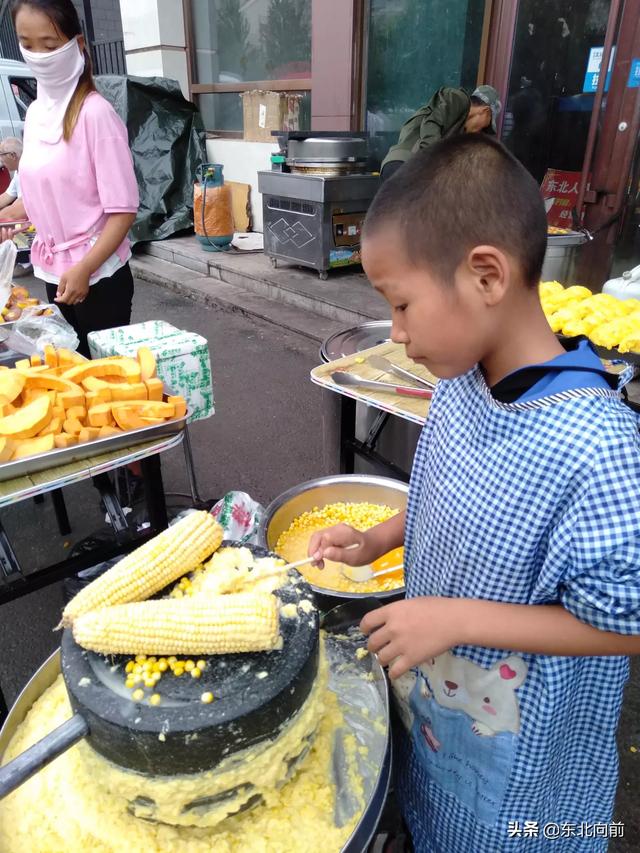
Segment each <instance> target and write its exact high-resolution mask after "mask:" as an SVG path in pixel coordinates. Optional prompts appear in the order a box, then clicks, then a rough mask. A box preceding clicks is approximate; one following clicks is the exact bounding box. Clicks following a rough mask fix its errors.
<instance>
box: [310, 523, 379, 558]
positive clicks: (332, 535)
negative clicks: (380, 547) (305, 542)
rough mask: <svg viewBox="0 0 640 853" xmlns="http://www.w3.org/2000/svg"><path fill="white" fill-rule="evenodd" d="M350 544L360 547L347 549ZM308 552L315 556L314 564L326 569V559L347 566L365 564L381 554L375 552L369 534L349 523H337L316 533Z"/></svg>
mask: <svg viewBox="0 0 640 853" xmlns="http://www.w3.org/2000/svg"><path fill="white" fill-rule="evenodd" d="M349 545H359V546H360V547H359V548H354V549H353V550H347V548H348V546H349ZM307 554H308V555H309V556H310V557H313V558H314V561H313V565H314V566H318V567H319V568H321V569H324V561H325V560H333V562H334V563H344V564H345V565H347V566H363V565H364V564H365V563H370V562H371V560H375V558H376V557H378V556H379V554H375V553H373V549H372V548H371V547H370V545H369V540H368V538H367V534H366V533H360V531H359V530H355V529H354V528H353V527H349V525H348V524H336V525H335V526H334V527H327V529H326V530H320V531H318V532H317V533H314V534H313V536H312V537H311V539H310V540H309V548H308V550H307Z"/></svg>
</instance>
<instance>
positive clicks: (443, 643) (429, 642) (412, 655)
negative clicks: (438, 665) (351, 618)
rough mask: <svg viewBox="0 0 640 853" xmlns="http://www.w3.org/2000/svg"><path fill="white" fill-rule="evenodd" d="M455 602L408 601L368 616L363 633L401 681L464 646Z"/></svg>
mask: <svg viewBox="0 0 640 853" xmlns="http://www.w3.org/2000/svg"><path fill="white" fill-rule="evenodd" d="M457 602H458V599H455V598H426V597H424V598H407V599H405V600H404V601H396V602H394V603H393V604H387V605H386V607H380V608H378V609H377V610H372V611H371V612H369V613H367V615H366V616H365V617H364V619H363V620H362V622H361V623H360V630H361V631H362V633H363V634H365V635H367V636H368V637H369V642H368V644H367V648H368V649H369V651H370V652H371V653H372V654H376V655H377V656H378V660H379V661H380V663H381V664H382V665H383V666H389V676H390V677H391V678H400V676H401V675H404V673H405V672H408V671H409V670H410V669H411V667H414V666H418V665H419V664H421V663H424V661H426V660H428V659H429V658H434V657H437V656H438V655H440V654H442V653H443V652H446V651H447V649H451V648H453V647H454V646H457V645H459V644H460V643H461V642H463V637H462V636H461V632H460V629H459V620H458V619H457V618H456V613H455V610H456V606H457Z"/></svg>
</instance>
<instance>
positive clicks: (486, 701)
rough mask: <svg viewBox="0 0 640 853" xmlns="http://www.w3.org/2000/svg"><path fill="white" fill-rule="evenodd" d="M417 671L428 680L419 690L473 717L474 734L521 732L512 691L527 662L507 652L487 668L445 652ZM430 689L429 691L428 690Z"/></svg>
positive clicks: (519, 682) (517, 707)
mask: <svg viewBox="0 0 640 853" xmlns="http://www.w3.org/2000/svg"><path fill="white" fill-rule="evenodd" d="M420 670H421V672H422V674H423V675H424V678H425V679H426V680H427V682H428V686H427V684H426V683H424V686H422V685H421V693H422V695H423V696H424V697H425V698H429V696H430V694H431V692H432V693H433V697H434V699H435V700H436V702H437V703H438V704H439V705H442V706H443V707H444V708H451V709H452V710H457V711H464V712H465V713H466V714H467V715H468V716H469V717H471V719H472V720H473V724H472V727H471V728H472V730H473V731H474V732H475V734H477V735H483V736H485V737H493V736H494V735H496V734H497V733H498V732H513V733H514V734H517V733H518V732H519V731H520V709H519V705H518V697H517V696H516V694H515V691H516V690H517V688H518V687H520V686H521V685H522V684H523V683H524V680H525V678H526V676H527V664H526V663H525V662H524V661H523V660H522V658H520V657H517V656H516V655H509V657H507V658H505V659H504V660H501V661H498V662H497V663H495V664H494V665H493V666H492V667H491V668H490V669H484V667H481V666H478V665H477V664H475V663H473V662H472V661H470V660H467V659H466V658H462V657H457V656H456V655H454V654H453V652H450V651H447V652H444V654H441V655H438V657H436V658H431V659H430V660H429V661H427V662H426V663H424V664H423V665H422V666H421V667H420ZM429 688H430V690H429Z"/></svg>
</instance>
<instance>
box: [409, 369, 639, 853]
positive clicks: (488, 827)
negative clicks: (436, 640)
mask: <svg viewBox="0 0 640 853" xmlns="http://www.w3.org/2000/svg"><path fill="white" fill-rule="evenodd" d="M405 547H406V577H407V596H408V597H413V596H420V595H432V596H451V597H464V598H481V599H491V600H495V601H501V602H511V603H515V604H533V605H536V604H551V603H554V604H557V603H560V604H562V606H563V607H565V608H566V609H567V610H568V611H569V612H570V613H572V614H573V615H574V616H576V617H577V618H578V619H580V620H581V621H583V622H586V623H588V624H590V625H593V626H595V627H596V628H599V629H600V630H603V631H613V632H617V633H621V634H640V439H639V435H638V426H637V421H636V419H635V416H634V415H633V413H632V412H631V411H630V410H629V409H628V408H627V407H625V406H624V405H623V404H622V402H621V400H620V398H619V395H618V393H617V392H616V391H611V390H606V389H595V388H592V389H588V388H584V389H577V390H574V391H567V392H563V393H559V394H556V395H554V396H551V397H546V398H542V399H539V400H534V401H531V402H526V403H525V402H523V403H517V402H516V403H511V404H504V403H499V402H497V401H496V400H495V399H494V398H493V397H492V396H491V393H490V391H489V389H488V387H487V385H486V383H485V381H484V379H483V376H482V374H481V372H480V371H479V369H478V368H475V369H474V370H472V371H470V372H469V373H467V374H465V375H463V376H460V377H458V378H455V379H452V380H446V381H442V382H440V383H439V384H438V387H437V390H436V393H435V395H434V399H433V402H432V405H431V410H430V414H429V417H428V419H427V423H426V424H425V427H424V430H423V433H422V436H421V439H420V442H419V445H418V449H417V451H416V457H415V461H414V467H413V472H412V477H411V488H410V495H409V504H408V509H407V522H406V543H405ZM425 630H428V626H425ZM454 654H455V655H458V656H462V657H464V658H466V659H467V660H469V661H471V662H472V663H474V664H476V665H478V666H480V667H484V668H490V667H492V666H493V665H495V664H496V663H498V662H499V661H501V660H503V659H504V658H505V657H506V656H507V655H508V654H509V653H508V652H505V651H501V650H496V649H488V648H478V647H468V646H465V647H458V648H456V649H454ZM514 654H516V653H514ZM520 657H521V658H522V659H524V660H525V661H526V664H527V666H528V674H527V677H526V679H525V681H524V683H523V684H522V685H521V686H520V687H519V688H518V690H517V691H515V692H516V695H517V698H518V702H519V711H520V729H519V732H518V733H517V734H515V735H509V736H510V737H512V738H513V741H512V743H513V756H512V760H511V766H510V769H509V772H508V774H507V778H506V779H504V780H503V781H504V789H505V791H504V796H502V797H501V804H500V806H499V808H498V809H497V810H496V811H495V814H494V815H493V817H492V819H491V820H488V821H487V819H486V816H485V819H484V820H479V819H478V814H479V812H478V810H477V809H475V808H474V806H473V801H472V798H471V801H470V799H469V797H466V798H463V800H464V801H462V800H461V799H459V798H458V797H457V796H456V795H455V794H453V793H451V791H448V790H446V786H445V787H443V786H442V785H441V784H440V783H439V782H438V781H437V780H434V778H433V777H432V776H431V775H430V773H429V771H428V770H427V769H425V765H424V763H422V762H421V761H420V760H419V759H418V756H417V754H416V752H417V751H416V747H415V742H413V741H412V740H411V739H410V738H408V737H402V738H401V739H400V740H401V744H400V755H399V761H398V762H397V765H396V766H397V767H400V771H399V772H398V773H397V779H396V782H397V785H398V788H399V795H400V800H401V804H402V808H403V812H404V814H405V818H406V819H407V822H408V824H409V826H410V829H411V833H412V836H413V839H414V844H415V848H416V850H417V853H501V851H512V850H513V851H517V853H520V851H525V850H526V851H527V853H540V851H545V853H546V851H550V853H595V852H596V851H597V852H598V853H602V851H604V850H606V848H607V843H608V842H607V839H606V838H603V837H599V838H594V837H588V834H589V833H588V832H586V831H585V830H584V829H581V828H580V827H581V825H584V824H591V825H593V824H603V823H608V822H609V821H610V820H611V816H612V807H613V801H614V795H615V790H616V783H617V773H618V757H617V751H616V742H615V733H616V728H617V724H618V718H619V714H620V707H621V702H622V694H623V689H624V684H625V682H626V680H627V677H628V661H627V658H624V657H586V658H576V657H548V656H539V655H525V654H520ZM453 716H455V715H452V718H453ZM482 740H483V743H484V742H487V741H488V740H489V739H488V738H485V739H482ZM480 793H481V792H480ZM525 821H526V822H530V823H528V824H527V825H528V826H529V827H530V835H529V837H527V838H523V837H522V828H523V827H524V826H525ZM555 823H557V824H560V825H562V826H565V827H567V826H568V827H572V826H575V829H574V830H571V829H566V830H563V831H564V832H565V833H566V834H565V835H564V836H562V837H560V838H559V839H557V840H554V841H550V840H547V839H545V838H544V837H543V831H544V827H545V826H546V825H547V824H555ZM532 824H536V825H537V827H538V832H537V835H536V834H535V830H533V829H531V827H532ZM518 828H519V830H520V834H518ZM554 831H555V830H554ZM532 833H533V834H532ZM510 836H511V837H510ZM581 836H582V837H581Z"/></svg>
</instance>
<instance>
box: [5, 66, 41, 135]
mask: <svg viewBox="0 0 640 853" xmlns="http://www.w3.org/2000/svg"><path fill="white" fill-rule="evenodd" d="M0 90H1V93H0V136H1V137H3V138H4V137H5V136H17V137H18V138H21V137H22V128H23V126H24V119H25V116H26V114H27V107H28V106H29V104H30V103H31V101H33V100H34V98H35V97H36V81H35V78H34V76H33V74H32V72H31V71H30V70H29V68H28V67H27V65H25V63H24V62H16V61H15V60H14V59H0Z"/></svg>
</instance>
